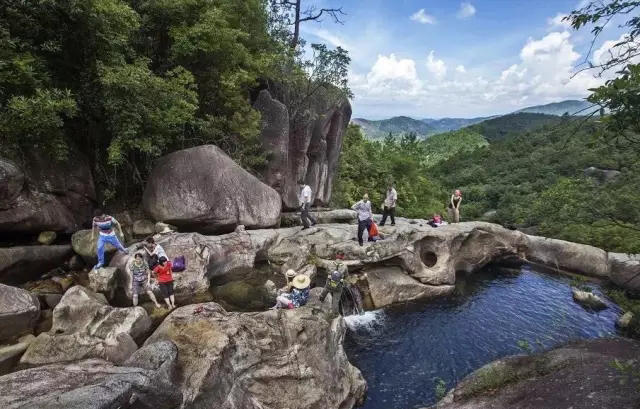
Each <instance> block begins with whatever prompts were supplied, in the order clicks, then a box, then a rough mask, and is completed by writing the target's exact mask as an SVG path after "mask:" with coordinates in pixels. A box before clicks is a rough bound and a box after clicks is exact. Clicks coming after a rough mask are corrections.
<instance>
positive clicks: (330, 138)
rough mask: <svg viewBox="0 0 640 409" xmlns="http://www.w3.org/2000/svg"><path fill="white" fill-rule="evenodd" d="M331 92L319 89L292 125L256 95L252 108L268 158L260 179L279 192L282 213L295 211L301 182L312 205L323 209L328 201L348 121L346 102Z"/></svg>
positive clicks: (275, 104) (273, 103)
mask: <svg viewBox="0 0 640 409" xmlns="http://www.w3.org/2000/svg"><path fill="white" fill-rule="evenodd" d="M334 93H335V92H333V90H331V89H329V88H321V89H319V90H318V92H317V93H316V94H315V95H314V96H312V98H311V99H312V100H311V101H310V109H308V110H307V111H306V112H305V113H303V114H302V115H301V117H300V118H298V119H296V123H295V124H293V123H290V122H291V121H290V118H289V115H288V112H287V108H286V107H285V106H284V105H283V104H282V103H281V102H279V101H278V100H277V99H274V98H272V96H271V94H270V93H269V91H267V90H263V91H261V92H260V94H259V96H258V98H257V99H256V102H255V104H254V107H255V108H256V109H257V110H258V111H260V113H261V114H262V135H261V138H262V143H263V147H264V149H265V151H267V152H268V153H269V157H270V159H269V163H268V166H267V170H266V171H265V172H264V175H263V180H264V181H265V183H267V184H268V185H269V186H271V187H273V188H274V189H276V190H277V191H278V193H280V195H281V196H282V201H283V204H284V207H285V208H287V209H295V208H297V207H298V193H299V192H298V189H299V187H298V181H301V180H303V181H305V182H306V183H307V184H308V185H309V186H310V187H311V189H312V191H313V196H314V202H315V203H316V204H324V205H326V204H327V203H329V201H330V199H331V187H332V185H333V177H334V175H335V171H336V168H337V164H338V159H339V155H340V151H341V149H342V138H343V135H344V131H345V129H346V128H347V125H348V124H349V120H350V119H351V105H350V104H349V101H348V100H347V99H346V98H336V97H335V96H334V95H333V94H334Z"/></svg>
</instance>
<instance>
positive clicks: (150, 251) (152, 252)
mask: <svg viewBox="0 0 640 409" xmlns="http://www.w3.org/2000/svg"><path fill="white" fill-rule="evenodd" d="M144 250H145V251H146V252H147V255H148V256H149V266H151V268H154V267H155V266H156V265H157V264H158V261H159V260H160V257H164V258H166V259H167V260H168V259H169V257H168V256H167V253H166V252H165V251H164V249H163V248H162V246H161V245H159V244H158V243H156V241H155V240H154V239H153V237H147V240H146V243H145V244H144Z"/></svg>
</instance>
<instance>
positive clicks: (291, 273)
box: [284, 269, 296, 278]
mask: <svg viewBox="0 0 640 409" xmlns="http://www.w3.org/2000/svg"><path fill="white" fill-rule="evenodd" d="M284 275H286V276H287V278H293V277H295V276H296V272H295V271H294V270H291V269H289V270H287V272H286V273H284Z"/></svg>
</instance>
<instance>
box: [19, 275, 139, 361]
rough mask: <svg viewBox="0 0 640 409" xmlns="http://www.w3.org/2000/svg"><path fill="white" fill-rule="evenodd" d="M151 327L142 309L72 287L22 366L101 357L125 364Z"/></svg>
mask: <svg viewBox="0 0 640 409" xmlns="http://www.w3.org/2000/svg"><path fill="white" fill-rule="evenodd" d="M150 327H151V320H150V319H149V316H148V315H147V313H146V311H145V310H144V309H143V308H142V307H133V308H115V307H111V306H109V304H108V303H107V300H106V299H105V298H104V296H103V295H102V294H96V293H94V292H91V291H89V290H87V289H86V288H84V287H81V286H75V287H72V288H70V289H69V290H68V291H67V292H66V293H65V295H64V296H63V297H62V300H61V301H60V303H59V304H58V305H57V306H56V308H55V309H54V310H53V326H52V328H51V331H50V332H48V333H46V332H45V333H42V334H40V335H38V337H37V338H36V339H35V340H34V341H33V342H32V343H31V345H29V348H28V349H27V351H26V352H25V354H24V355H23V356H22V358H21V359H20V364H21V365H23V366H35V365H46V364H51V363H58V362H70V361H76V360H80V359H87V358H101V359H106V360H109V361H112V362H114V363H122V362H124V361H125V360H126V359H127V358H129V356H130V355H131V354H132V353H133V352H135V351H136V349H138V346H137V345H136V342H135V340H136V339H141V338H142V337H143V336H144V335H146V334H147V332H148V331H149V329H150Z"/></svg>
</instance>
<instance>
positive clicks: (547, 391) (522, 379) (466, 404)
mask: <svg viewBox="0 0 640 409" xmlns="http://www.w3.org/2000/svg"><path fill="white" fill-rule="evenodd" d="M638 356H640V343H638V342H637V341H633V340H630V339H626V338H611V339H597V340H590V341H580V342H576V343H571V344H569V345H565V346H562V347H559V348H556V349H552V350H550V351H547V352H544V353H542V354H539V355H533V356H522V355H520V356H511V357H506V358H503V359H499V360H497V361H494V362H491V363H489V364H487V365H485V366H483V367H482V368H480V369H478V370H476V371H475V372H473V373H471V374H470V375H468V376H467V377H466V378H464V379H463V380H462V381H461V382H460V383H459V384H458V385H457V386H456V387H455V389H453V390H451V391H450V392H449V393H448V394H447V396H445V398H444V399H442V400H441V401H440V402H439V403H438V404H437V405H435V406H433V407H432V409H525V408H526V409H529V408H531V409H533V408H535V409H557V408H571V407H572V408H581V409H582V408H583V409H622V408H629V409H631V408H637V404H638V402H639V401H640V389H639V388H638V387H637V382H635V381H633V380H632V379H633V375H632V374H633V373H637V371H638V370H640V364H639V363H638V359H637V358H638ZM616 362H618V363H619V365H612V363H616ZM620 366H625V367H627V368H628V369H627V370H621V369H620Z"/></svg>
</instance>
